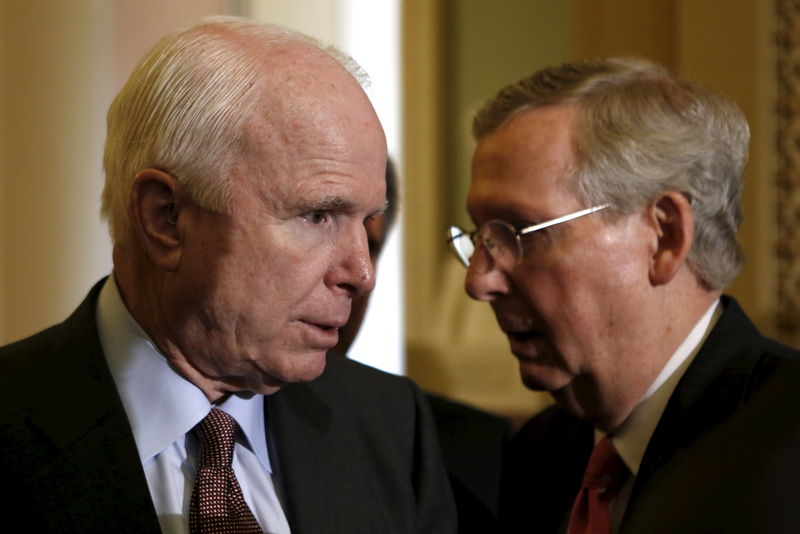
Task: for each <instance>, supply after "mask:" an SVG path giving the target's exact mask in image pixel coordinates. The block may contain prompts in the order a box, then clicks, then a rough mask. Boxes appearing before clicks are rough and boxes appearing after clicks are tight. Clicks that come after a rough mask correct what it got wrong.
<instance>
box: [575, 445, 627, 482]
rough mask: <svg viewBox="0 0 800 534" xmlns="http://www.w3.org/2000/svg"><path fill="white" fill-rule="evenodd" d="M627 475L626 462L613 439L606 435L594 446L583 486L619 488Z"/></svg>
mask: <svg viewBox="0 0 800 534" xmlns="http://www.w3.org/2000/svg"><path fill="white" fill-rule="evenodd" d="M627 475H628V468H627V467H626V466H625V462H623V461H622V458H620V456H619V454H618V453H617V451H616V449H615V448H614V445H613V444H612V443H611V440H610V439H608V437H604V438H603V439H601V440H600V441H598V442H597V444H596V445H595V446H594V450H593V451H592V456H591V457H590V458H589V464H588V465H587V466H586V472H585V473H584V475H583V482H582V483H581V487H582V488H587V489H589V488H592V489H596V490H599V491H605V490H606V489H608V488H619V487H620V486H621V485H622V483H623V482H624V481H625V478H626V477H627Z"/></svg>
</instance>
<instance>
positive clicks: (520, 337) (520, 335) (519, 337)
mask: <svg viewBox="0 0 800 534" xmlns="http://www.w3.org/2000/svg"><path fill="white" fill-rule="evenodd" d="M542 335H543V334H542V333H541V332H539V331H538V330H527V331H525V332H509V333H508V337H509V338H510V339H511V340H512V341H519V342H525V341H532V340H534V339H537V338H540V337H542Z"/></svg>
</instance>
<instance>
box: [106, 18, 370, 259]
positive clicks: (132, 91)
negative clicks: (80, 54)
mask: <svg viewBox="0 0 800 534" xmlns="http://www.w3.org/2000/svg"><path fill="white" fill-rule="evenodd" d="M280 42H297V43H304V44H307V45H310V46H313V47H315V48H317V49H319V50H321V51H323V52H324V53H326V54H328V55H329V56H330V57H332V58H333V59H335V60H336V61H338V62H339V63H340V64H341V65H342V66H343V67H344V68H345V69H347V71H348V72H350V74H352V75H353V76H354V77H355V78H356V80H358V82H359V83H360V84H361V85H362V86H365V85H367V84H368V77H367V75H366V73H365V72H364V71H363V70H362V69H361V67H360V66H358V64H357V63H356V62H355V61H354V60H353V59H352V58H350V57H349V56H347V55H346V54H344V53H342V52H340V51H339V50H337V49H335V48H334V47H332V46H327V45H324V44H322V43H320V42H319V41H317V40H315V39H313V38H311V37H308V36H306V35H304V34H301V33H299V32H295V31H293V30H289V29H287V28H284V27H282V26H277V25H273V24H264V23H257V22H253V21H250V20H247V19H242V18H236V17H211V18H207V19H204V20H203V21H201V22H200V23H199V24H197V25H195V26H192V27H190V28H187V29H184V30H181V31H178V32H176V33H173V34H171V35H168V36H166V37H164V38H163V39H161V40H160V41H159V42H158V43H156V45H155V46H154V47H153V49H152V50H150V52H148V54H147V55H146V56H145V57H144V58H143V59H142V60H141V62H140V63H139V64H138V65H137V66H136V67H135V69H134V70H133V72H132V73H131V76H130V78H129V79H128V82H127V83H126V84H125V86H124V87H123V88H122V90H121V91H120V93H119V94H118V95H117V97H116V98H115V99H114V101H113V103H112V104H111V107H110V109H109V111H108V117H107V130H108V131H107V138H106V145H105V154H104V158H103V166H104V170H105V188H104V190H103V195H102V208H101V213H102V215H103V217H104V218H105V219H106V220H107V221H108V224H109V229H110V232H111V236H112V239H113V240H114V242H115V243H117V242H119V241H120V240H121V239H123V238H124V237H125V236H126V235H127V234H128V232H129V230H130V221H129V217H128V206H127V204H128V196H129V194H130V189H131V184H132V183H133V180H134V178H135V177H136V175H137V173H139V172H140V171H142V170H144V169H147V168H154V169H160V170H163V171H165V172H169V173H170V174H172V175H174V176H175V177H176V178H177V179H178V180H179V181H180V182H181V183H182V184H184V185H185V186H186V188H187V190H188V192H189V194H190V195H191V196H192V199H193V200H194V202H196V203H197V204H198V205H199V206H201V207H203V208H206V209H209V210H213V211H217V212H223V213H230V211H231V206H232V200H231V191H232V184H231V183H230V180H229V178H228V175H229V173H228V171H229V170H230V169H232V168H233V166H234V165H235V164H236V162H237V161H240V160H241V159H243V154H242V152H243V151H244V149H245V144H246V141H247V139H246V134H247V128H246V127H245V126H246V121H247V120H248V117H249V116H250V115H251V114H252V112H253V110H254V108H255V106H256V105H257V104H258V99H257V98H255V97H254V94H253V93H254V91H255V90H256V88H257V87H258V85H259V82H260V80H261V78H262V76H263V74H262V71H261V70H260V66H259V61H260V58H262V57H263V54H265V53H268V50H267V45H269V44H270V43H280ZM254 44H256V45H262V46H258V47H257V48H256V50H257V51H256V52H254V51H253V50H254V48H253V46H252V45H254Z"/></svg>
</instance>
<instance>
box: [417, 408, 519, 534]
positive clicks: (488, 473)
mask: <svg viewBox="0 0 800 534" xmlns="http://www.w3.org/2000/svg"><path fill="white" fill-rule="evenodd" d="M427 399H428V402H429V404H430V406H431V411H432V412H433V418H434V420H435V421H436V430H437V431H438V434H439V443H440V444H441V447H442V456H443V457H444V465H445V468H446V469H447V474H448V475H449V477H450V485H451V486H452V488H453V496H454V497H455V501H456V508H457V510H458V525H459V528H458V531H459V533H460V534H472V533H475V534H486V533H493V532H497V531H498V529H499V526H498V523H497V495H498V492H499V489H500V472H501V469H502V458H503V451H504V450H505V448H506V447H507V446H508V441H509V439H510V437H511V424H510V423H509V422H508V421H507V420H506V419H503V418H501V417H498V416H496V415H493V414H490V413H488V412H484V411H482V410H479V409H477V408H474V407H472V406H469V405H466V404H463V403H460V402H456V401H453V400H450V399H447V398H444V397H441V396H438V395H433V394H431V393H428V394H427Z"/></svg>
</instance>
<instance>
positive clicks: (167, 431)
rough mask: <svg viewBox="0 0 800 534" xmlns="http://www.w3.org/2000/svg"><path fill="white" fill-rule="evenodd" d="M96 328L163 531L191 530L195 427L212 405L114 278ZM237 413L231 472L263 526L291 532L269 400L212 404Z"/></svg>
mask: <svg viewBox="0 0 800 534" xmlns="http://www.w3.org/2000/svg"><path fill="white" fill-rule="evenodd" d="M97 328H98V331H99V335H100V342H101V344H102V346H103V352H104V353H105V356H106V360H107V361H108V365H109V368H110V369H111V375H112V376H113V378H114V382H115V384H116V386H117V390H118V391H119V394H120V398H121V399H122V404H123V405H124V407H125V413H126V414H127V416H128V421H129V422H130V425H131V429H132V430H133V436H134V438H135V440H136V446H137V448H138V450H139V457H140V459H141V462H142V466H143V468H144V473H145V477H146V478H147V484H148V486H149V488H150V495H151V497H152V499H153V504H154V505H155V510H156V513H157V514H158V520H159V523H160V525H161V530H162V532H164V533H168V534H186V533H188V532H189V504H190V502H191V495H192V485H193V484H194V478H195V468H196V467H195V466H196V460H197V455H198V450H197V449H198V442H197V437H196V436H195V434H194V433H193V432H191V430H192V428H194V426H195V425H196V424H197V423H199V422H200V421H201V420H202V419H203V418H204V417H205V416H206V415H207V414H208V412H209V411H210V410H211V408H212V405H211V403H209V401H208V399H207V398H206V396H205V395H204V394H203V392H202V391H200V389H199V388H197V387H196V386H195V385H194V384H192V383H191V382H189V381H188V380H186V379H185V378H183V377H182V376H181V375H179V374H178V373H177V372H176V371H175V370H174V369H173V368H172V367H171V366H170V365H169V363H168V362H167V360H166V358H165V357H164V356H163V355H162V354H161V352H160V351H159V350H158V348H157V347H156V345H155V343H153V341H152V340H151V339H150V338H149V337H148V336H147V334H146V333H145V332H144V331H143V330H142V328H141V327H140V326H139V325H138V324H137V323H136V321H135V320H134V319H133V317H131V315H130V313H129V312H128V310H127V308H126V307H125V304H124V303H123V302H122V299H121V297H120V294H119V291H118V289H117V285H116V283H115V281H114V277H113V275H112V276H110V277H109V278H108V280H107V281H106V283H105V285H104V286H103V289H102V291H101V292H100V297H99V299H98V302H97ZM213 407H216V408H219V409H220V410H223V411H225V412H227V413H228V414H230V415H231V416H233V418H234V419H236V422H237V423H238V424H239V427H240V428H241V432H237V435H236V443H235V446H234V454H233V470H234V473H235V474H236V479H237V480H238V481H239V485H240V486H241V488H242V494H243V495H244V500H245V502H246V503H247V505H248V506H249V507H250V510H252V512H253V515H254V516H255V518H256V520H257V521H258V523H259V525H260V526H261V529H262V530H263V531H264V532H267V533H275V534H288V533H289V524H288V522H287V520H286V515H285V514H284V512H283V508H282V507H281V503H280V501H279V499H278V496H277V494H276V491H275V485H274V483H273V481H272V467H271V466H270V461H269V453H268V450H267V434H266V424H265V417H264V398H263V397H262V396H261V395H248V396H245V395H231V396H230V397H229V398H228V399H226V400H225V401H224V402H222V403H221V404H219V405H216V406H213Z"/></svg>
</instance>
